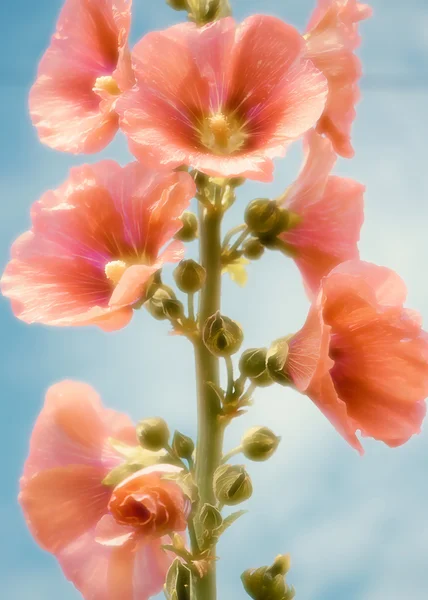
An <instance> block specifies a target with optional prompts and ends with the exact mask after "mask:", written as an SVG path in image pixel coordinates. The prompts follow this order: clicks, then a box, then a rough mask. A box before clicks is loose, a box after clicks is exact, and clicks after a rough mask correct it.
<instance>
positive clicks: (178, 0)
mask: <svg viewBox="0 0 428 600" xmlns="http://www.w3.org/2000/svg"><path fill="white" fill-rule="evenodd" d="M166 3H167V4H168V5H169V6H170V7H171V8H173V9H174V10H187V9H188V8H189V5H188V3H187V0H166Z"/></svg>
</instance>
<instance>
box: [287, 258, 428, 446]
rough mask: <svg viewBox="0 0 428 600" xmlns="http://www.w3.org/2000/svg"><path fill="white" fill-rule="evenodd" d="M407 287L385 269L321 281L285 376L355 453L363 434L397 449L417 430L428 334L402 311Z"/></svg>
mask: <svg viewBox="0 0 428 600" xmlns="http://www.w3.org/2000/svg"><path fill="white" fill-rule="evenodd" d="M406 293H407V292H406V287H405V285H404V283H403V281H402V280H401V279H400V277H399V276H398V275H397V274H396V273H394V272H393V271H391V270H390V269H387V268H384V267H378V266H375V265H373V264H370V263H365V262H361V261H348V262H346V263H343V264H342V265H340V266H338V267H336V268H335V269H334V270H333V271H331V273H330V274H329V275H327V277H325V278H324V279H323V280H322V282H321V288H320V292H319V295H318V297H317V298H316V300H315V301H314V303H313V305H312V308H311V310H310V312H309V316H308V319H307V322H306V324H305V326H304V327H303V329H301V330H300V331H299V332H298V333H297V334H296V335H295V336H293V337H292V339H291V341H290V343H289V356H288V360H287V362H286V366H285V370H286V372H287V374H288V375H289V377H290V378H291V381H292V382H293V384H294V385H295V387H296V388H297V389H298V390H299V391H301V392H303V393H305V394H306V395H308V396H309V397H310V398H311V400H313V402H314V403H315V404H316V405H317V406H318V408H319V409H320V410H321V411H322V412H323V413H324V414H325V416H326V417H327V418H328V419H329V420H330V421H331V423H332V424H333V425H334V426H335V428H336V429H337V431H338V432H339V433H340V434H341V435H342V436H343V437H344V438H345V439H346V440H347V441H348V442H349V444H351V446H353V447H354V448H356V449H357V450H359V451H360V452H361V453H362V452H363V449H362V446H361V444H360V441H359V440H358V438H357V436H356V432H357V430H359V431H361V433H362V435H364V436H367V437H372V438H374V439H377V440H381V441H383V442H385V444H387V445H388V446H391V447H395V446H400V445H401V444H404V443H405V442H406V441H407V440H409V438H410V437H411V436H412V435H414V434H416V433H419V432H420V427H421V424H422V421H423V419H424V416H425V412H426V407H425V402H424V400H425V398H426V397H427V396H428V334H427V333H426V332H425V331H423V330H422V328H421V319H420V316H419V315H418V314H417V313H416V312H414V311H411V310H409V309H406V308H403V303H404V302H405V299H406Z"/></svg>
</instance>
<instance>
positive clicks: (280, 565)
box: [269, 554, 291, 576]
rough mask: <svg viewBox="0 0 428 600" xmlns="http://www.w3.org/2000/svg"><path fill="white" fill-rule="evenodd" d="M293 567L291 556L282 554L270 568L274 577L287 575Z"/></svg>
mask: <svg viewBox="0 0 428 600" xmlns="http://www.w3.org/2000/svg"><path fill="white" fill-rule="evenodd" d="M290 567H291V557H290V555H289V554H280V555H279V556H277V557H276V558H275V560H274V562H273V565H272V566H271V567H270V569H269V570H270V572H271V573H272V575H274V576H275V575H282V576H284V575H287V573H288V571H289V570H290Z"/></svg>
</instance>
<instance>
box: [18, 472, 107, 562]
mask: <svg viewBox="0 0 428 600" xmlns="http://www.w3.org/2000/svg"><path fill="white" fill-rule="evenodd" d="M104 476H105V470H104V469H103V468H100V467H91V466H88V465H84V464H80V465H78V464H75V465H72V466H64V467H57V468H51V469H48V470H43V471H40V472H38V473H35V474H34V475H33V476H32V477H25V478H24V479H23V480H22V481H21V493H20V496H19V501H20V503H21V506H22V509H23V511H24V514H25V517H26V521H27V525H28V527H29V529H30V531H31V533H32V534H33V536H34V538H35V539H36V540H37V542H38V543H39V544H40V545H41V546H42V547H43V548H44V549H45V550H48V551H49V552H52V553H54V554H56V553H58V552H60V551H61V550H62V549H63V548H65V547H66V546H67V545H68V544H70V543H71V542H72V541H73V540H75V539H77V538H78V537H79V536H80V535H83V534H84V533H85V532H86V531H87V530H89V529H90V528H91V527H93V526H94V525H95V524H96V523H97V522H98V520H99V519H100V518H101V517H102V515H103V514H105V512H106V510H107V504H108V501H109V497H110V490H109V489H108V488H106V487H104V486H103V485H102V483H101V482H102V479H103V477H104Z"/></svg>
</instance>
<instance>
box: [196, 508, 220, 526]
mask: <svg viewBox="0 0 428 600" xmlns="http://www.w3.org/2000/svg"><path fill="white" fill-rule="evenodd" d="M199 519H200V521H201V523H202V525H203V526H204V528H205V529H206V530H208V531H214V530H215V529H218V528H219V527H221V526H222V524H223V517H222V516H221V514H220V511H219V510H217V509H216V508H215V507H214V506H212V505H211V504H204V505H203V507H202V508H201V512H200V515H199Z"/></svg>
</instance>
